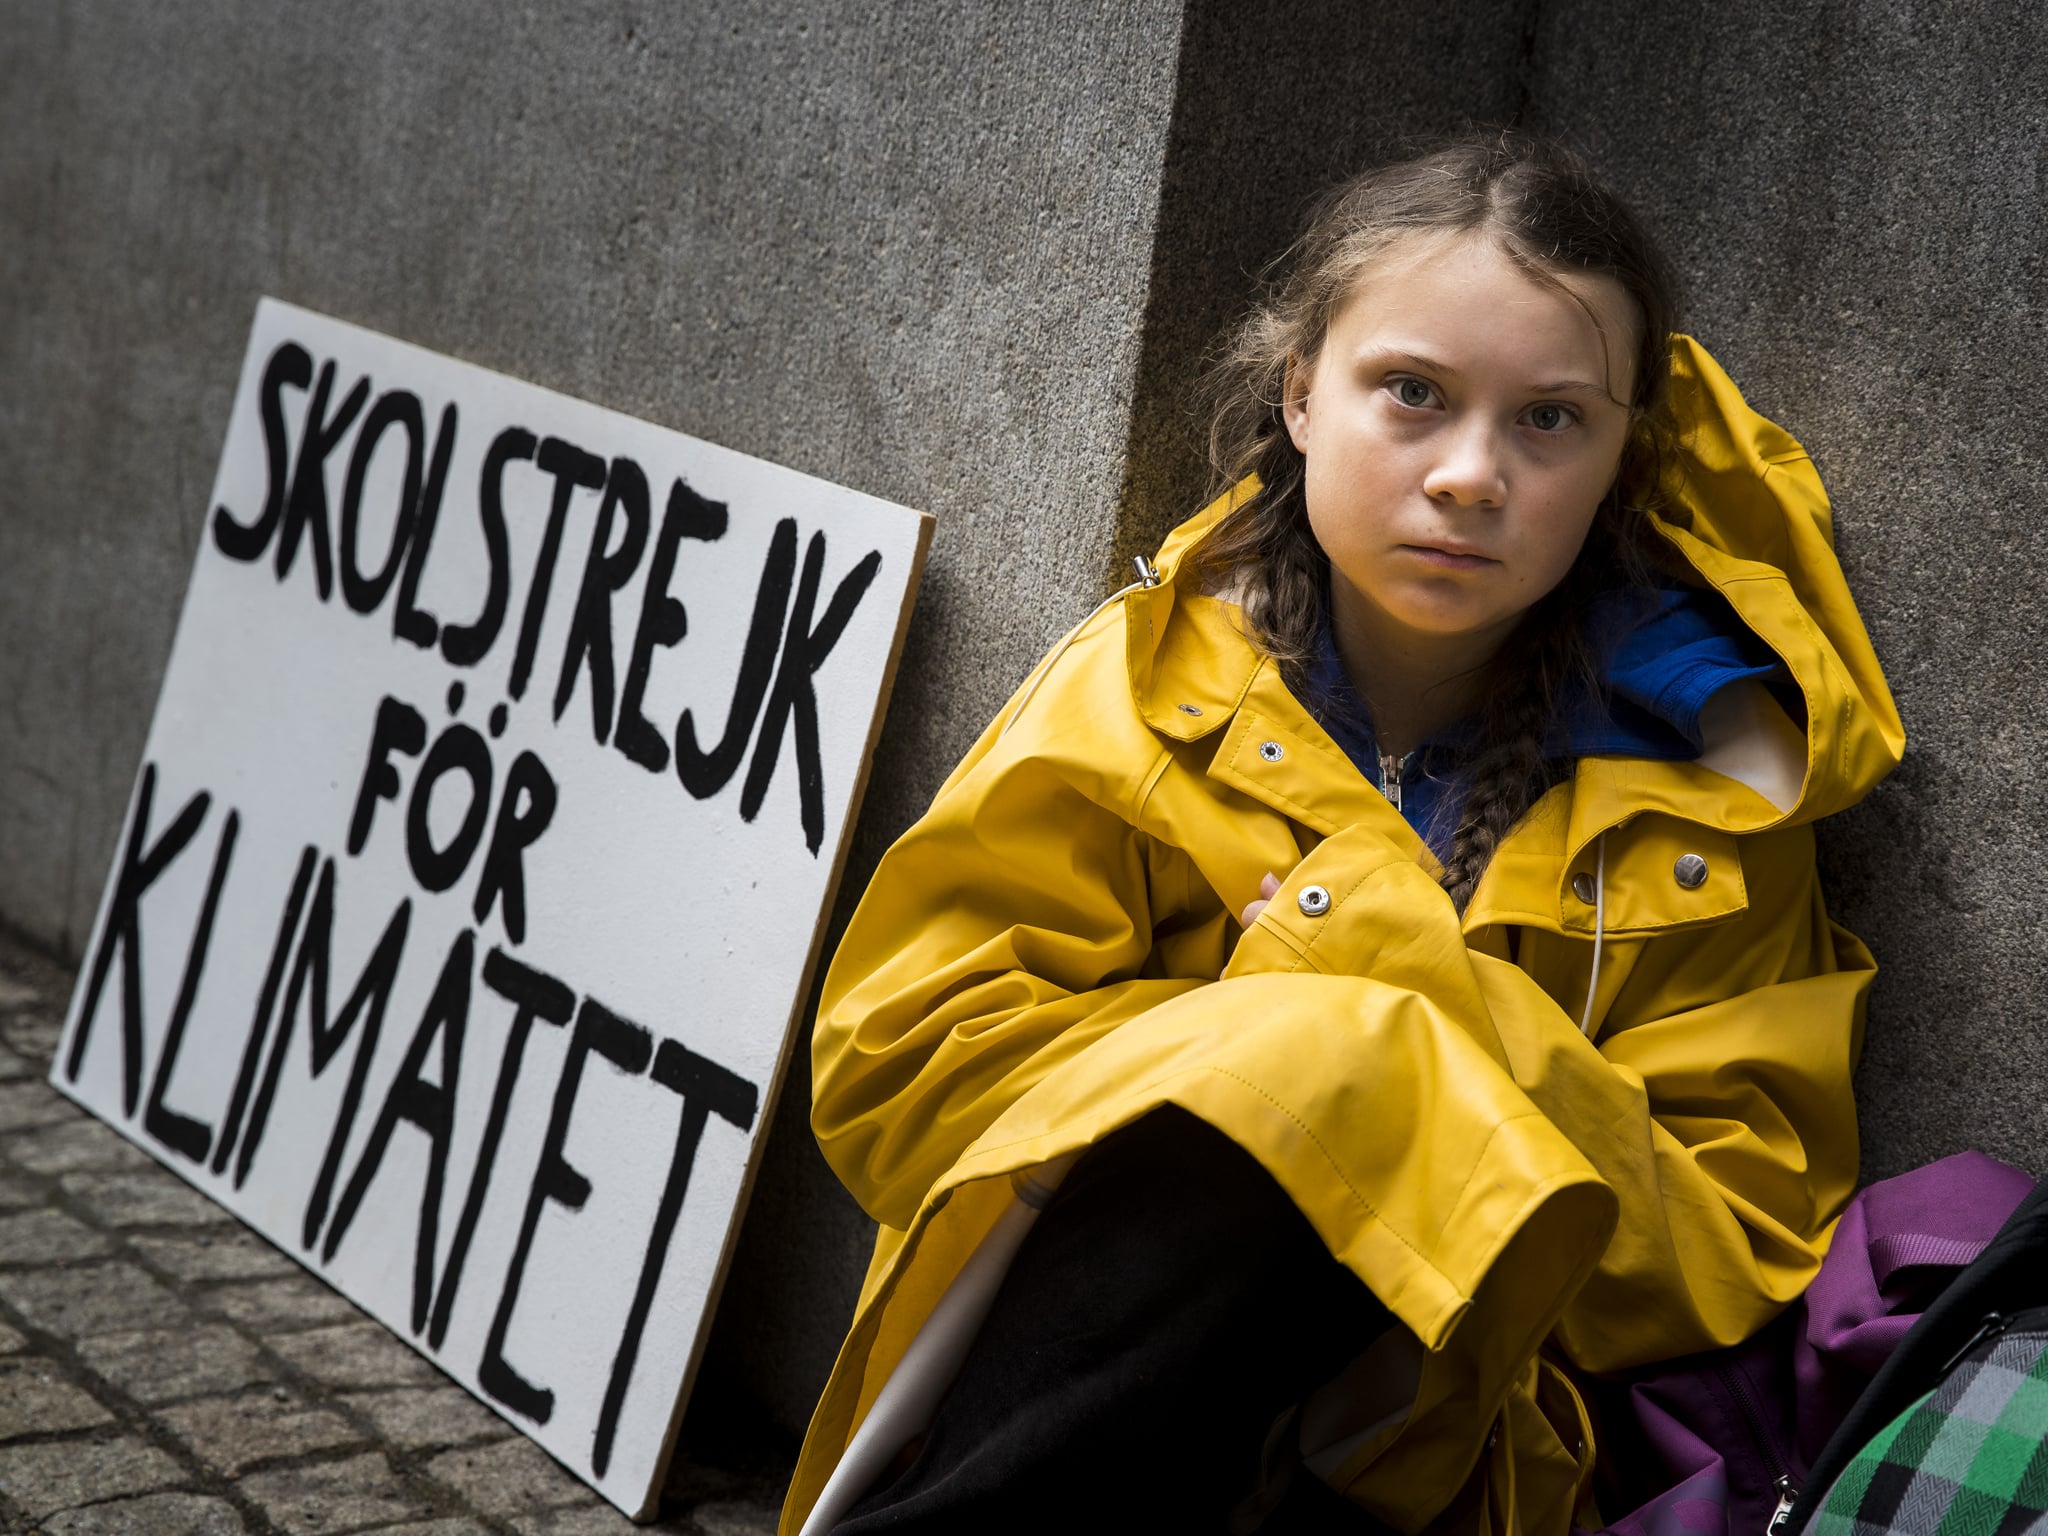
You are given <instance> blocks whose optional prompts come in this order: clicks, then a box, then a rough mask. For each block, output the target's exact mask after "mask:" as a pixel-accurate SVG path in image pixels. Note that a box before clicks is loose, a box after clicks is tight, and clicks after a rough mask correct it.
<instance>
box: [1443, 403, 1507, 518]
mask: <svg viewBox="0 0 2048 1536" xmlns="http://www.w3.org/2000/svg"><path fill="white" fill-rule="evenodd" d="M1422 489H1423V492H1424V493H1425V494H1426V495H1428V496H1429V497H1430V498H1431V499H1432V500H1438V501H1448V502H1451V503H1453V504H1455V505H1457V506H1461V507H1497V506H1500V505H1501V504H1502V503H1503V502H1505V501H1506V500H1507V493H1508V486H1507V477H1506V475H1505V474H1504V473H1503V471H1502V468H1501V455H1500V445H1499V444H1498V443H1497V442H1496V441H1495V440H1494V432H1493V429H1492V427H1491V426H1490V425H1488V424H1487V423H1485V422H1483V421H1473V422H1471V423H1470V424H1468V425H1467V426H1465V427H1464V428H1463V429H1462V430H1460V431H1456V432H1453V433H1450V434H1447V435H1446V436H1445V438H1444V440H1443V452H1442V453H1441V454H1440V455H1439V456H1438V458H1437V460H1436V462H1435V463H1434V464H1432V465H1431V466H1430V468H1429V472H1428V473H1427V474H1426V475H1424V476H1423V480H1422Z"/></svg>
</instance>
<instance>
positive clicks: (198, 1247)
mask: <svg viewBox="0 0 2048 1536" xmlns="http://www.w3.org/2000/svg"><path fill="white" fill-rule="evenodd" d="M130 1243H131V1246H133V1248H134V1249H135V1251H136V1252H137V1253H138V1254H140V1255H141V1256H142V1257H143V1258H144V1259H146V1260H147V1261H148V1262H149V1263H151V1264H153V1265H155V1266H156V1267H157V1268H158V1269H161V1270H162V1271H163V1272H164V1273H165V1274H167V1275H169V1276H170V1277H171V1278H172V1279H173V1280H252V1279H256V1278H258V1277H261V1276H265V1275H296V1274H299V1273H301V1272H302V1271H301V1270H300V1267H299V1265H298V1263H297V1261H296V1260H294V1259H293V1258H292V1257H291V1255H290V1254H287V1253H283V1252H280V1251H279V1250H278V1249H277V1248H275V1247H273V1246H272V1245H271V1244H269V1243H267V1242H265V1241H264V1240H263V1239H262V1238H260V1237H258V1236H257V1235H256V1234H255V1233H253V1232H251V1231H249V1230H248V1229H247V1228H244V1227H231V1228H228V1229H226V1230H224V1231H218V1232H190V1233H185V1232H181V1233H178V1234H177V1235H175V1236H161V1237H136V1238H132V1239H130Z"/></svg>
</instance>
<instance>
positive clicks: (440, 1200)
mask: <svg viewBox="0 0 2048 1536" xmlns="http://www.w3.org/2000/svg"><path fill="white" fill-rule="evenodd" d="M930 526H931V523H930V519H929V518H927V517H925V516H923V515H922V514H919V513H914V512H910V511H907V510H905V509H903V508H900V507H896V506H892V505H889V504H888V503H885V502H881V501H878V500H876V499H874V498H872V497H869V496H864V495H861V494H859V493H856V492H854V491H850V490H846V489H844V488H842V487H839V486H834V485H831V484H828V483H826V482H823V481H820V480H817V479H814V478H812V477H810V476H807V475H802V474H798V473H796V472H795V471H793V470H789V469H784V468H780V467H778V466H775V465H772V464H767V463H764V462H762V461H760V460H758V459H753V458H749V457H747V456H745V455H742V454H738V453H734V452H731V451H729V450H726V449H722V448H718V447H715V446H713V445H711V444H709V443H705V442H701V441H698V440H696V439H694V438H689V437H685V436H683V435H681V434H679V433H676V432H671V431H667V430H664V429H662V428H659V427H655V426H651V425H649V424H647V423H645V422H640V421H635V420H633V419H631V418H629V417H626V416H622V415H620V414H618V413H616V412H612V411H607V410H603V409H600V408H598V407H596V406H592V405H589V404H585V403H583V402H580V401H576V400H572V399H568V398H566V397H564V396H562V395H558V394H554V393H552V392H550V391H547V390H543V389H539V388H536V387H533V386H531V385H528V384H523V383H520V382H518V381H516V380H513V379H509V378H506V377H504V376H502V375H499V374H495V373H491V372H488V371H486V370H484V369H481V368H477V367H473V366H470V365H468V364H465V363H460V362H456V361H453V360H452V359H449V358H446V357H441V356H437V355H435V354H433V353H430V352H427V351H423V350H421V349H420V348H417V347H413V346H409V345H406V344H405V343H402V342H398V341H394V340H391V339H389V338H387V337H383V336H378V335H376V334H373V333H371V332H368V331H365V330H361V329H359V328H357V327H354V326H350V325H346V324H343V323H341V322H339V321H335V320H331V319H327V318H324V317H322V316H319V315H314V314H311V313H308V312H307V311H304V310H301V309H297V308H294V307H292V306H289V305H286V304H281V303H278V302H275V301H272V300H265V301H264V302H263V304H262V305H261V306H260V307H259V308H258V310H257V315H256V323H255V327H254V330H253V332H252V334H251V336H250V341H249V349H248V353H247V356H246V359H245V361H244V364H243V370H242V377H241V384H240V388H239V390H238V392H237V394H236V397H235V403H234V408H233V415H232V417H231V419H230V422H229V426H228V433H227V442H226V446H225V449H224V451H223V453H222V457H221V463H220V471H219V475H218V478H217V480H216V482H215V485H214V492H213V499H212V503H211V507H210V512H209V516H208V519H207V522H206V527H205V532H204V534H203V537H202V541H201V547H200V551H199V555H198V558H197V561H196V563H195V564H194V567H193V571H192V579H191V584H190V587H189V589H188V591H187V595H186V600H185V607H184V611H183V615H182V617H181V619H180V621H179V625H178V630H177V635H176V639H175V642H174V644H173V647H172V651H171V658H170V664H169V669H168V671H167V673H166V676H165V678H164V684H163V691H162V694H161V697H160V699H159V701H158V705H157V711H156V716H155V719H154V721H153V723H152V725H151V727H150V731H149V736H148V742H147V746H146V748H145V751H144V755H143V763H142V768H141V772H140V774H139V776H138V779H137V783H136V789H135V793H134V796H133V798H132V801H131V803H130V806H129V811H128V818H127V823H126V826H125V828H124V830H123V833H122V837H121V843H120V847H119V849H118V851H117V854H116V857H115V862H114V869H113V873H112V875H111V877H110V879H109V881H108V885H107V890H106V893H105V895H104V896H103V898H102V900H101V906H100V911H99V917H98V921H97V923H96V924H95V927H94V932H93V937H92V940H91V943H90V945H89V946H88V948H87V951H86V957H85V964H84V967H83V969H82V971H81V973H80V977H79V983H78V989H77V992H76V994H75V995H74V997H73V998H72V1003H71V1010H70V1014H69V1017H68V1018H67V1020H66V1023H65V1030H64V1035H63V1037H62V1039H61V1040H60V1042H59V1045H58V1051H57V1056H56V1060H55V1063H54V1066H53V1069H52V1080H53V1081H54V1082H55V1083H56V1085H57V1086H58V1087H59V1088H61V1089H62V1090H63V1091H64V1092H66V1093H68V1094H69V1095H71V1096H72V1097H73V1098H74V1099H76V1100H77V1101H78V1102H79V1103H80V1104H82V1105H83V1106H84V1107H85V1108H87V1109H88V1110H90V1111H92V1112H93V1113H95V1114H97V1115H99V1116H101V1117H102V1118H104V1119H105V1120H107V1121H108V1122H110V1123H111V1124H112V1125H114V1126H115V1127H116V1128H117V1129H119V1130H121V1131H122V1132H124V1133H125V1134H126V1135H128V1136H130V1137H131V1138H133V1139H134V1140H135V1141H136V1142H137V1143H138V1144H139V1145H141V1146H142V1147H143V1148H144V1149H145V1150H146V1151H148V1152H149V1153H151V1154H152V1155H153V1156H155V1157H156V1158H158V1159H159V1160H161V1161H162V1162H164V1163H165V1164H167V1165H168V1166H169V1167H171V1168H172V1169H174V1170H176V1171H177V1172H178V1173H180V1174H182V1175H183V1176H184V1177H185V1178H186V1179H188V1180H190V1181H191V1182H192V1183H193V1184H194V1185H196V1186H197V1187H198V1188H199V1189H201V1190H202V1191H204V1192H205V1193H206V1194H207V1195H209V1196H211V1197H212V1198H213V1199H215V1200H217V1201H219V1202H220V1203H221V1204H222V1205H223V1206H225V1207H226V1208H227V1209H228V1210H230V1211H232V1212H233V1213H234V1214H235V1215H236V1216H238V1217H240V1218H241V1219H242V1220H243V1221H245V1222H247V1223H248V1224H249V1225H251V1226H252V1227H254V1228H255V1229H256V1230H257V1231H259V1232H261V1233H263V1234H264V1235H265V1236H267V1237H268V1238H270V1239H271V1240H272V1241H274V1242H276V1243H277V1244H279V1245H280V1246H282V1247H283V1248H285V1249H286V1250H287V1251H289V1252H290V1253H292V1254H294V1255H295V1256H297V1257H298V1258H299V1260H300V1261H301V1262H303V1263H304V1264H306V1265H307V1266H308V1267H309V1268H311V1269H312V1270H314V1271H315V1272H316V1273H318V1274H320V1275H321V1276H323V1277H324V1278H325V1279H327V1280H328V1281H330V1282H331V1283H332V1284H333V1285H335V1286H336V1287H337V1288H339V1289H340V1290H341V1291H342V1292H344V1293H345V1294H346V1295H348V1296H349V1297H350V1298H351V1299H353V1300H354V1301H355V1302H357V1303H358V1304H359V1305H361V1306H362V1307H364V1308H365V1309H366V1310H368V1311H369V1312H370V1313H372V1314H373V1315H374V1316H376V1317H377V1318H378V1319H380V1320H381V1321H382V1322H383V1323H385V1324H386V1325H387V1326H388V1327H390V1328H391V1329H392V1330H393V1331H395V1332H396V1333H397V1334H398V1335H399V1336H400V1337H402V1338H404V1339H406V1340H407V1341H409V1342H410V1343H411V1344H413V1345H414V1346H415V1347H416V1348H418V1349H419V1350H421V1351H422V1352H424V1353H425V1354H426V1355H427V1356H429V1357H430V1358H431V1359H433V1360H434V1361H435V1362H436V1363H438V1364H439V1365H440V1366H441V1368H442V1369H443V1370H445V1371H447V1372H448V1373H449V1374H450V1375H451V1376H453V1377H454V1378H455V1379H456V1380H458V1381H460V1382H461V1383H463V1384H464V1385H465V1386H467V1387H469V1388H470V1389H471V1390H472V1391H474V1392H475V1393H476V1394H477V1395H478V1396H479V1397H480V1398H481V1399H482V1400H483V1401H484V1402H486V1403H488V1404H490V1405H491V1406H492V1407H493V1408H495V1409H496V1410H497V1411H498V1412H499V1413H501V1414H502V1415H504V1416H505V1417H506V1418H507V1419H508V1420H510V1421H511V1422H512V1423H513V1424H515V1425H517V1426H518V1427H519V1428H520V1429H521V1430H523V1431H525V1432H526V1433H527V1434H528V1435H531V1436H532V1437H533V1438H534V1439H535V1440H537V1441H538V1442H540V1444H542V1445H543V1446H545V1447H546V1448H547V1449H548V1450H549V1451H550V1452H552V1453H553V1454H554V1455H555V1456H556V1457H557V1458H559V1459H560V1460H561V1461H562V1462H564V1463H565V1464H566V1465H567V1466H569V1467H570V1468H571V1469H573V1470H574V1471H576V1472H577V1473H578V1474H580V1475H581V1476H583V1477H584V1478H586V1479H587V1480H588V1481H589V1482H591V1483H592V1484H593V1485H594V1486H595V1487H596V1488H597V1489H598V1490H599V1491H600V1492H602V1493H603V1494H604V1496H605V1497H606V1498H608V1499H610V1500H611V1501H612V1502H613V1503H615V1504H617V1505H618V1506H619V1507H620V1508H621V1509H623V1510H625V1511H626V1512H627V1513H629V1514H643V1513H646V1512H647V1511H648V1510H650V1509H651V1508H652V1506H653V1503H654V1501H655V1500H656V1498H657V1496H658V1494H659V1491H660V1482H661V1477H662V1472H663V1468H664V1465H665V1462H666V1460H667V1455H668V1450H669V1447H670V1445H671V1442H672V1440H673V1436H674V1431H675V1426H676V1423H677V1421H678V1419H679V1417H680V1414H681V1409H682V1401H683V1397H684V1395H685V1394H686V1392H687V1389H688V1384H689V1380H690V1377H691V1374H692V1372H693V1371H694V1369H695V1365H696V1361H697V1357H698V1354H699V1352H700V1350H701V1346H702V1339H703V1334H704V1332H705V1328H706V1326H707V1324H708V1322H709V1317H710V1309H711V1306H712V1303H713V1302H714V1300H715V1299H716V1295H717V1291H718V1284H719V1280H720V1277H721V1275H722V1273H723V1269H724V1264H725V1260H726V1257H727V1256H728V1253H729V1250H730V1248H731V1245H732V1240H733V1235H734V1233H735V1231H736V1230H737V1226H738V1220H739V1213H740V1210H741V1207H742V1205H743V1203H744V1200H745V1195H746V1190H747V1186H748V1183H749V1180H750V1178H751V1175H752V1171H753V1168H754V1165H755V1161H756V1155H757V1153H758V1151H759V1148H760V1145H761V1139H762V1135H763V1133H764V1131H765V1129H766V1126H767V1123H768V1118H769V1109H770V1106H771V1104H772V1102H773V1098H774V1094H775V1089H776V1085H777V1083H778V1081H779V1079H780V1077H781V1074H782V1069H783V1066H784V1063H785V1061H786V1058H787V1051H788V1047H789V1041H790V1037H791V1033H792V1026H793V1025H794V1023H795V1021H796V1015H797V1011H798V1010H799V1008H800V1007H801V1005H802V1003H803V1001H804V999H805V995H806V990H807V985H808V978H809V975H810V971H811V967H812V964H813V962H814V959H815V955H816V950H817V945H818V941H819V932H820V928H821V925H822V922H823V919H824V915H825V913H826V910H827V907H828V905H829V902H830V900H831V895H832V889H833V885H834V882H835V879H836V877H837V875H838V871H839V868H840V864H841V862H842V858H843V854H844V850H845V846H846V840H847V835H848V832H849V830H850V827H851V823H852V818H853V814H854V810H855V808H856V806H857V803H858V801H859V797H860V790H861V785H862V782H863V779H864V775H865V772H866V766H867V762H868V758H869V754H870V751H871V748H872V745H873V741H874V737H875V733H876V730H877V728H878V725H879V721H880V719H881V713H882V708H883V704H884V702H885V699H886V695H887V692H888V688H889V684H890V681H891V678H892V675H893V671H894V667H895V661H896V657H897V655H898V652H899V649H900V646H901V643H902V637H903V630H904V626H905V624H906V622H907V619H908V613H909V607H910V601H911V597H912V594H913V593H914V591H915V588H916V583H917V579H918V575H919V572H920V569H921V567H922V564H923V559H924V553H925V549H926V547H927V544H928V541H929V536H930Z"/></svg>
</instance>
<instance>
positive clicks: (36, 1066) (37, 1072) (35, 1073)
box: [0, 980, 43, 1083]
mask: <svg viewBox="0 0 2048 1536" xmlns="http://www.w3.org/2000/svg"><path fill="white" fill-rule="evenodd" d="M5 984H6V983H5V981H4V980H0V986H4V985H5ZM42 1075H43V1067H42V1064H41V1063H40V1062H34V1061H30V1060H29V1059H28V1058H27V1057H26V1056H23V1055H20V1054H18V1053H17V1052H14V1051H11V1050H9V1049H8V1048H7V1047H6V1046H4V1045H0V1083H14V1082H19V1081H21V1079H23V1078H25V1077H41V1076H42Z"/></svg>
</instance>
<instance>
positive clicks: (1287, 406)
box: [1280, 355, 1315, 453]
mask: <svg viewBox="0 0 2048 1536" xmlns="http://www.w3.org/2000/svg"><path fill="white" fill-rule="evenodd" d="M1314 373H1315V364H1313V363H1307V362H1303V361H1302V359H1301V358H1300V356H1299V355H1293V356H1290V357H1289V358H1288V359H1287V374H1286V378H1285V381H1284V382H1283V383H1282V385H1281V389H1280V419H1281V420H1282V421H1284V422H1286V423H1287V436H1288V438H1289V439H1290V440H1291V441H1292V442H1293V444H1294V449H1295V452H1297V453H1307V452H1308V390H1309V384H1310V383H1311V382H1312V378H1313V375H1314Z"/></svg>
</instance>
